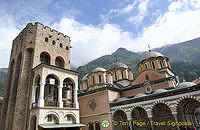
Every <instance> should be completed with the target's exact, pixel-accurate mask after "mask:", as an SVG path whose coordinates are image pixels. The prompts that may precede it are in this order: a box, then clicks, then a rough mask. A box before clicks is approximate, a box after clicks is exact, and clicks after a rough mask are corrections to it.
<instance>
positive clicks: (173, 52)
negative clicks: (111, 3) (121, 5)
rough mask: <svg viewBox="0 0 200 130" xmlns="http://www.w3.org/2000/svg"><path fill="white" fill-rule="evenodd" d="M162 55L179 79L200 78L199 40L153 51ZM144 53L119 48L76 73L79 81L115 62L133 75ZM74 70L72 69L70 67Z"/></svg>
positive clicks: (0, 86)
mask: <svg viewBox="0 0 200 130" xmlns="http://www.w3.org/2000/svg"><path fill="white" fill-rule="evenodd" d="M153 50H154V51H158V52H160V53H162V54H163V55H165V56H167V57H169V58H170V61H171V66H172V70H173V71H174V73H175V74H176V75H178V76H179V77H180V78H181V79H185V80H186V81H192V80H194V79H196V78H198V77H200V38H197V39H193V40H190V41H186V42H182V43H178V44H172V45H167V46H163V47H160V48H155V49H153ZM145 53H146V52H138V53H135V52H132V51H128V50H126V49H125V48H119V49H118V50H117V51H115V52H114V53H112V54H111V55H105V56H102V57H100V58H97V59H95V60H93V61H91V62H89V63H87V64H86V65H83V66H80V67H78V68H77V71H78V72H80V73H81V75H80V76H79V81H80V80H81V79H82V77H83V76H84V75H85V74H87V73H89V72H90V71H91V70H93V69H95V68H96V67H103V68H105V69H108V68H109V66H110V65H111V64H112V63H114V62H115V61H116V57H117V59H118V61H120V62H123V63H125V64H127V65H128V66H129V68H131V69H132V70H133V75H134V76H135V75H136V74H137V68H136V65H137V64H138V62H139V61H140V60H141V59H142V57H143V56H144V55H145ZM72 68H73V70H75V68H74V67H72ZM6 72H7V69H3V68H2V69H0V94H1V95H2V93H3V90H4V86H5V80H6Z"/></svg>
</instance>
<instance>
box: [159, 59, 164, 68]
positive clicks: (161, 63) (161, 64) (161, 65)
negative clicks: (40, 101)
mask: <svg viewBox="0 0 200 130" xmlns="http://www.w3.org/2000/svg"><path fill="white" fill-rule="evenodd" d="M160 67H161V68H163V62H162V60H160Z"/></svg>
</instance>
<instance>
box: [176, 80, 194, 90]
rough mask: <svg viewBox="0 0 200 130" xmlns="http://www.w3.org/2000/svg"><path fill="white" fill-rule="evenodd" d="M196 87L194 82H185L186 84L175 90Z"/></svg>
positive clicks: (183, 83) (181, 84)
mask: <svg viewBox="0 0 200 130" xmlns="http://www.w3.org/2000/svg"><path fill="white" fill-rule="evenodd" d="M194 85H196V84H195V83H193V82H185V81H184V82H182V83H180V84H179V85H178V86H177V87H176V88H175V89H181V88H188V87H191V86H194Z"/></svg>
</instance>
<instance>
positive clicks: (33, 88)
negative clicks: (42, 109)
mask: <svg viewBox="0 0 200 130" xmlns="http://www.w3.org/2000/svg"><path fill="white" fill-rule="evenodd" d="M35 90H36V87H35V86H32V94H31V103H30V109H31V108H32V106H33V103H34V102H35V96H36V95H35Z"/></svg>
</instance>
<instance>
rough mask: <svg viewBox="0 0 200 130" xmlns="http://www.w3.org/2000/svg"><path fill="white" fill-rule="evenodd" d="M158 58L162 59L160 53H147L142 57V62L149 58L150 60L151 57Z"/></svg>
mask: <svg viewBox="0 0 200 130" xmlns="http://www.w3.org/2000/svg"><path fill="white" fill-rule="evenodd" d="M159 56H161V57H163V55H162V54H161V53H159V52H156V51H149V52H148V53H147V54H146V55H145V56H144V58H143V60H144V59H149V58H151V57H159Z"/></svg>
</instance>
